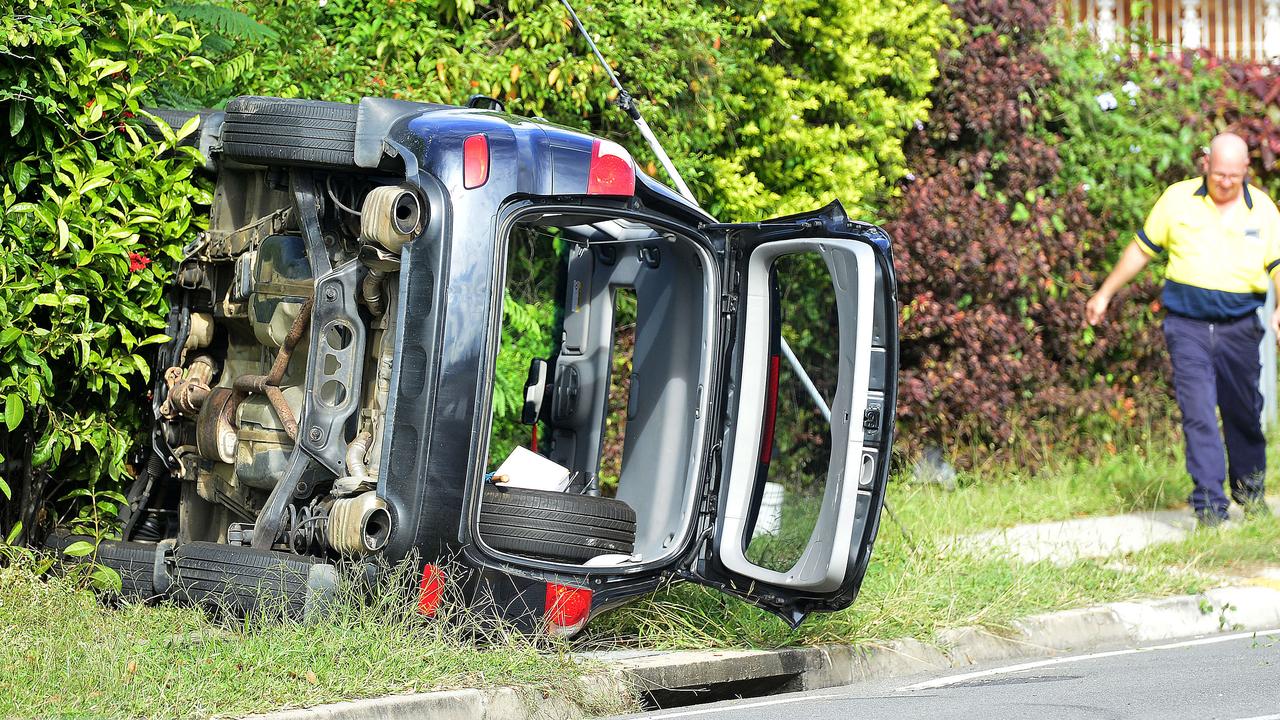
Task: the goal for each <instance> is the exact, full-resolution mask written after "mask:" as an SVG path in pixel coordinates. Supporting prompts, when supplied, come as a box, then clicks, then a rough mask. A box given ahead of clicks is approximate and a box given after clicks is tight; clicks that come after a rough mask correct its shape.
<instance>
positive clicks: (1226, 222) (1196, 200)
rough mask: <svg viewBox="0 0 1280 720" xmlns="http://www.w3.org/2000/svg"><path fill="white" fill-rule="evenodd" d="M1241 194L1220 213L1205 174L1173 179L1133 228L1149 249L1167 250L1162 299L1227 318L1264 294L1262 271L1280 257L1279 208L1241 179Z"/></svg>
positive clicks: (1206, 316) (1178, 309)
mask: <svg viewBox="0 0 1280 720" xmlns="http://www.w3.org/2000/svg"><path fill="white" fill-rule="evenodd" d="M1243 193H1244V202H1242V203H1238V204H1237V205H1236V206H1235V207H1234V208H1232V210H1231V211H1230V212H1228V213H1227V214H1226V215H1223V214H1222V213H1221V212H1219V211H1218V207H1217V205H1215V204H1214V202H1213V198H1212V197H1210V196H1209V185H1208V180H1207V179H1206V178H1193V179H1191V180H1183V181H1182V182H1180V183H1174V184H1173V185H1170V186H1169V188H1168V189H1167V190H1165V191H1164V194H1163V195H1161V196H1160V199H1159V200H1157V201H1156V204H1155V207H1153V208H1151V213H1150V214H1149V215H1148V216H1147V222H1146V224H1145V225H1143V227H1142V229H1141V230H1139V231H1138V240H1139V241H1140V242H1139V245H1140V247H1141V248H1142V249H1143V250H1144V251H1145V252H1146V253H1147V254H1148V255H1151V256H1155V255H1158V254H1159V253H1160V252H1161V251H1168V253H1169V265H1168V268H1167V270H1166V271H1165V283H1164V294H1163V300H1164V306H1165V308H1166V309H1167V310H1168V311H1169V312H1171V313H1173V314H1175V315H1182V316H1184V317H1190V318H1196V319H1200V320H1228V319H1233V318H1238V317H1244V316H1245V315H1248V314H1249V313H1251V312H1255V311H1257V309H1258V308H1260V307H1262V304H1263V303H1264V302H1265V301H1266V296H1267V275H1268V273H1270V272H1271V271H1272V270H1273V269H1275V268H1276V267H1277V266H1278V265H1280V211H1277V210H1276V205H1275V203H1273V202H1272V201H1271V198H1269V197H1267V195H1266V193H1264V192H1262V191H1261V190H1259V189H1258V188H1256V187H1252V186H1250V185H1248V184H1245V186H1244V189H1243Z"/></svg>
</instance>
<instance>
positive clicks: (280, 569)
mask: <svg viewBox="0 0 1280 720" xmlns="http://www.w3.org/2000/svg"><path fill="white" fill-rule="evenodd" d="M173 559H174V588H173V591H174V594H175V595H177V596H178V598H180V599H182V600H185V601H187V602H191V603H194V604H196V605H200V606H202V607H205V608H209V609H216V610H221V611H225V612H230V613H232V614H235V615H248V614H251V613H254V612H255V611H257V612H265V613H268V614H281V613H282V614H285V615H288V616H289V617H293V618H299V619H301V618H306V617H308V616H309V615H311V613H312V612H313V611H315V610H318V609H320V608H321V607H323V605H324V604H325V603H326V602H328V599H329V598H330V597H331V595H332V593H333V590H334V587H335V586H336V582H337V580H336V574H335V571H334V568H333V566H332V565H329V564H327V563H323V562H317V561H315V560H313V559H311V558H306V557H301V556H298V555H291V554H289V553H282V552H276V551H274V550H259V549H256V548H247V547H233V546H229V545H222V544H219V543H211V542H190V543H186V544H185V545H179V546H178V548H177V549H176V550H174V553H173Z"/></svg>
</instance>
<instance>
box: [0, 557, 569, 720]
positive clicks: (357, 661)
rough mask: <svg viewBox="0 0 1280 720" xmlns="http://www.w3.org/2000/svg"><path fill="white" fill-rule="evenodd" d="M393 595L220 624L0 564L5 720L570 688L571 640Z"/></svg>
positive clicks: (232, 710)
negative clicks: (433, 609)
mask: <svg viewBox="0 0 1280 720" xmlns="http://www.w3.org/2000/svg"><path fill="white" fill-rule="evenodd" d="M411 608H412V605H411V604H410V603H404V604H399V603H396V602H393V599H391V598H388V599H387V600H386V601H384V602H383V603H382V605H381V606H375V607H374V608H372V609H369V608H363V607H361V606H360V605H359V604H358V603H356V602H354V601H352V600H350V599H349V597H348V598H343V599H340V600H339V601H338V602H337V603H336V604H335V606H334V607H333V610H332V613H331V614H330V615H328V616H327V618H326V619H325V620H324V621H322V622H313V623H309V624H301V623H291V622H286V623H283V624H282V623H279V622H275V621H269V620H265V619H263V620H255V619H250V620H247V621H238V622H236V623H234V624H231V625H226V624H216V623H214V622H211V621H210V620H209V618H208V617H207V616H206V615H205V614H204V613H203V612H201V611H199V610H196V609H193V608H179V607H176V606H171V605H161V606H158V607H146V606H141V605H124V606H122V607H119V608H111V607H106V606H104V605H102V604H101V603H99V602H97V601H96V600H95V598H94V597H93V595H92V594H90V593H88V592H85V591H83V590H80V589H79V588H77V587H76V586H74V585H72V584H71V583H70V582H68V581H67V580H65V579H59V578H53V579H50V580H40V579H37V578H35V577H34V576H33V575H32V574H31V572H30V571H29V570H27V569H25V568H23V567H21V566H10V567H6V568H0V638H2V639H0V667H3V668H5V678H4V687H5V690H4V692H3V693H0V717H50V716H70V717H178V718H180V717H208V716H212V715H243V714H247V713H253V712H263V711H267V710H272V709H281V708H286V707H296V706H302V705H315V704H319V703H325V702H335V701H339V700H346V699H351V698H357V697H372V696H377V695H386V694H393V693H401V692H410V691H427V690H436V689H447V688H461V687H491V686H496V685H517V686H521V687H525V688H528V689H529V690H530V692H533V693H537V692H539V691H548V692H549V691H552V690H555V691H556V693H557V694H560V695H564V694H565V693H568V692H572V688H573V687H574V680H575V678H577V677H578V676H579V675H580V674H581V673H582V668H581V667H580V666H579V664H578V663H577V662H575V661H573V660H572V659H571V658H570V657H569V656H568V655H567V653H565V652H563V650H564V646H563V645H553V644H550V643H549V642H548V641H545V640H535V639H529V638H524V637H521V636H519V635H517V634H515V633H509V632H506V631H505V630H504V629H503V628H502V627H501V626H500V625H496V624H493V623H491V622H488V623H485V622H477V621H475V620H473V619H471V618H452V619H448V618H445V619H443V620H441V621H427V620H424V619H422V618H420V617H417V616H415V614H414V613H413V611H412V609H411Z"/></svg>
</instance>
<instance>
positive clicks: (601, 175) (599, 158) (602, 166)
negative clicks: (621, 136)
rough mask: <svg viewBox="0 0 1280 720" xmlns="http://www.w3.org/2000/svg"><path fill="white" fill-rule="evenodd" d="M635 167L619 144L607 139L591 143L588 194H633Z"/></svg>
mask: <svg viewBox="0 0 1280 720" xmlns="http://www.w3.org/2000/svg"><path fill="white" fill-rule="evenodd" d="M635 193H636V167H635V163H634V162H633V161H632V160H631V155H630V154H629V153H628V152H627V151H626V149H624V148H623V147H622V146H621V145H619V144H618V143H615V142H609V141H608V140H596V141H595V142H593V143H592V144H591V166H590V169H589V170H588V171H587V194H588V195H634V194H635Z"/></svg>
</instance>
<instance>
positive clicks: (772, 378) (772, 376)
mask: <svg viewBox="0 0 1280 720" xmlns="http://www.w3.org/2000/svg"><path fill="white" fill-rule="evenodd" d="M777 420H778V356H777V355H772V356H770V357H769V384H768V386H767V387H766V388H765V399H764V433H763V434H762V436H761V438H760V463H761V464H762V465H768V464H769V460H770V459H771V458H772V457H773V428H774V425H775V423H776V422H777Z"/></svg>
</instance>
